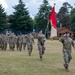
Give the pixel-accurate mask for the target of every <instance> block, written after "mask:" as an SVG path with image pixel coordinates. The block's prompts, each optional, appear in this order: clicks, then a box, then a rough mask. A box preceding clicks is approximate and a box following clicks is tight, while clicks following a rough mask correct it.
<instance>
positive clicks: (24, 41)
mask: <svg viewBox="0 0 75 75" xmlns="http://www.w3.org/2000/svg"><path fill="white" fill-rule="evenodd" d="M26 42H27V37H26V35H23V49H24V50H25V48H26Z"/></svg>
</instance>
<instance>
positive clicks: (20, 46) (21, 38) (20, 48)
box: [17, 33, 23, 51]
mask: <svg viewBox="0 0 75 75" xmlns="http://www.w3.org/2000/svg"><path fill="white" fill-rule="evenodd" d="M22 44H23V36H22V33H20V35H18V37H17V49H19V51H21V50H22Z"/></svg>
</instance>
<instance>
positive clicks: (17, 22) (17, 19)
mask: <svg viewBox="0 0 75 75" xmlns="http://www.w3.org/2000/svg"><path fill="white" fill-rule="evenodd" d="M13 8H14V9H15V12H13V14H12V15H10V20H9V22H10V24H11V29H15V30H20V31H25V32H28V31H29V32H30V31H32V29H33V20H32V18H31V17H30V15H29V12H28V10H27V8H26V5H25V4H24V3H23V1H22V0H19V4H18V5H15V6H14V7H13Z"/></svg>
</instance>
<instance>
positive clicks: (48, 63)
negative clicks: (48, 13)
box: [0, 40, 75, 75]
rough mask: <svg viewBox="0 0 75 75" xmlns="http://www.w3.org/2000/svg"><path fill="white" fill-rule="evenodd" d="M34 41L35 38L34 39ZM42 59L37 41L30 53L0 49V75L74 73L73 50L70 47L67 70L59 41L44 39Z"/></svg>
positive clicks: (56, 74)
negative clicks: (67, 69)
mask: <svg viewBox="0 0 75 75" xmlns="http://www.w3.org/2000/svg"><path fill="white" fill-rule="evenodd" d="M35 41H36V40H35ZM45 46H46V51H45V54H44V55H43V60H42V61H40V60H39V53H38V50H37V41H36V42H35V44H34V49H33V52H32V55H31V56H30V57H29V56H28V51H27V50H25V51H24V50H22V51H21V52H19V51H17V50H16V49H15V51H10V50H7V51H0V75H75V51H74V49H72V57H73V59H72V61H71V62H70V65H69V70H70V71H69V72H66V71H65V69H64V67H63V55H62V44H61V43H60V42H59V41H50V40H47V41H46V44H45Z"/></svg>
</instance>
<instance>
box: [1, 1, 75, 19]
mask: <svg viewBox="0 0 75 75" xmlns="http://www.w3.org/2000/svg"><path fill="white" fill-rule="evenodd" d="M22 1H23V2H24V3H25V4H26V7H27V8H28V10H29V13H30V16H31V17H32V18H33V17H34V16H35V15H36V14H37V12H38V11H39V7H40V5H41V4H42V2H43V0H22ZM48 2H49V4H50V5H51V6H53V5H54V3H56V6H55V8H56V9H55V11H56V12H58V11H59V9H60V8H61V6H62V4H63V3H64V2H68V3H69V4H71V5H72V6H74V4H75V0H48ZM0 4H2V6H3V8H5V12H6V13H7V15H10V14H12V13H13V12H14V9H13V8H12V7H13V6H14V5H17V4H18V0H0ZM74 7H75V6H74Z"/></svg>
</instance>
